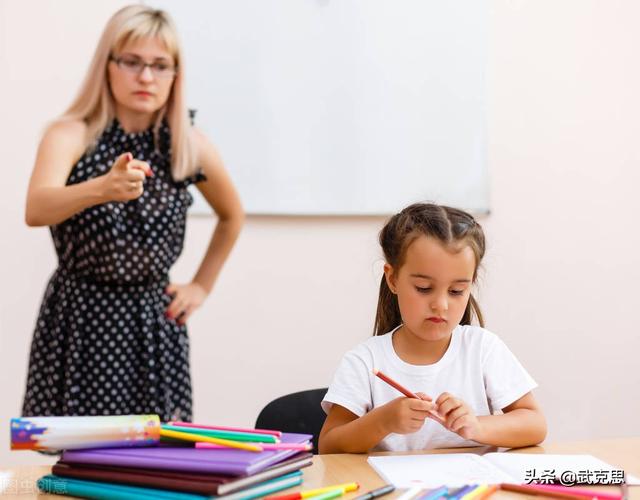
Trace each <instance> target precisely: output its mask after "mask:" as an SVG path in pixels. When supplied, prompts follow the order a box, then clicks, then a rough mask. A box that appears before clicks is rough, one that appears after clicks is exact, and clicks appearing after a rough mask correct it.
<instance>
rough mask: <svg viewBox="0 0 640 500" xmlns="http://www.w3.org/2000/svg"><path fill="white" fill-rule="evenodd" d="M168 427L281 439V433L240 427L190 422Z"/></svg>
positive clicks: (173, 423)
mask: <svg viewBox="0 0 640 500" xmlns="http://www.w3.org/2000/svg"><path fill="white" fill-rule="evenodd" d="M169 425H175V426H176V427H196V428H198V429H210V430H214V431H229V432H249V433H254V434H272V435H274V436H276V437H282V431H274V430H270V429H243V428H241V427H225V426H222V425H202V424H192V423H191V422H169Z"/></svg>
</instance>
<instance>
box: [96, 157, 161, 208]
mask: <svg viewBox="0 0 640 500" xmlns="http://www.w3.org/2000/svg"><path fill="white" fill-rule="evenodd" d="M152 175H153V172H152V171H151V167H150V166H149V164H148V163H147V162H145V161H140V160H135V159H134V158H133V155H132V154H131V153H124V154H121V155H120V156H118V158H117V159H116V161H115V162H113V165H112V166H111V170H109V172H108V173H107V174H105V175H104V176H102V189H103V191H104V197H105V199H106V201H129V200H135V199H136V198H139V197H140V196H141V195H142V193H143V192H144V187H143V184H144V179H145V177H150V176H152Z"/></svg>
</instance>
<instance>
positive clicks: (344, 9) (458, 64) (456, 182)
mask: <svg viewBox="0 0 640 500" xmlns="http://www.w3.org/2000/svg"><path fill="white" fill-rule="evenodd" d="M150 3H151V2H150ZM152 5H153V6H155V7H159V8H163V9H166V10H168V11H169V13H170V14H171V15H172V16H173V18H174V20H175V21H176V24H177V26H178V30H179V33H180V37H181V40H182V43H183V47H184V51H185V59H186V67H185V65H183V69H184V70H185V76H186V80H187V96H188V105H189V107H191V108H195V109H196V110H197V115H196V125H197V126H198V127H200V128H201V129H202V130H203V131H204V132H205V133H206V134H207V135H208V137H209V138H210V140H211V141H212V142H213V143H214V144H215V145H216V146H217V148H218V149H219V151H220V152H221V154H222V156H223V159H224V161H225V165H226V167H227V169H228V170H229V172H230V174H231V176H232V179H233V180H234V183H235V184H236V186H237V188H238V190H239V192H240V196H241V198H242V201H243V204H244V207H245V210H246V211H247V213H250V214H294V215H295V214H297V215H360V214H362V215H378V214H389V213H393V212H396V211H398V210H399V209H401V208H402V207H404V206H406V205H408V204H410V203H412V202H415V201H425V200H429V201H435V202H438V203H444V204H449V205H453V206H457V207H460V208H464V209H467V210H470V211H472V212H475V213H478V212H486V211H487V210H488V208H489V203H488V174H487V164H486V116H485V109H486V102H485V101H486V92H485V63H486V39H487V27H486V24H487V12H486V11H487V6H486V3H485V1H478V0H455V1H448V0H447V1H442V0H208V1H197V0H181V1H179V2H178V1H170V0H164V1H162V0H161V1H156V2H153V3H152ZM196 191H197V190H196ZM198 195H199V193H198ZM193 211H194V212H196V213H202V212H204V213H210V209H209V208H208V206H207V205H206V203H205V202H204V201H203V199H202V198H201V197H199V196H198V197H197V199H196V203H195V204H194V207H193Z"/></svg>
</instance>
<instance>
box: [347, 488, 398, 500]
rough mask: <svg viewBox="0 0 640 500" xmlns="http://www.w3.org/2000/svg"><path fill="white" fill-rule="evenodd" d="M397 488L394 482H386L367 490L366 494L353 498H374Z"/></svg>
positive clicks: (364, 499) (370, 499)
mask: <svg viewBox="0 0 640 500" xmlns="http://www.w3.org/2000/svg"><path fill="white" fill-rule="evenodd" d="M395 489H396V487H395V486H394V485H393V484H386V485H384V486H381V487H380V488H376V489H375V490H371V491H367V492H366V493H365V494H364V495H360V496H357V497H355V498H354V499H353V500H372V499H373V498H378V497H381V496H384V495H388V494H389V493H391V492H392V491H394V490H395Z"/></svg>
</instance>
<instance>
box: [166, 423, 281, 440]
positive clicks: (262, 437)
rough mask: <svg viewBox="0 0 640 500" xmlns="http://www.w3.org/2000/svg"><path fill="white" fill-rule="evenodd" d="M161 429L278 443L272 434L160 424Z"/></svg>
mask: <svg viewBox="0 0 640 500" xmlns="http://www.w3.org/2000/svg"><path fill="white" fill-rule="evenodd" d="M161 427H162V428H163V429H167V430H170V431H177V432H186V433H187V434H196V435H198V436H207V437H212V438H219V439H229V440H231V441H247V442H252V443H279V442H280V439H278V438H277V437H276V436H274V435H273V434H255V433H250V432H230V431H218V430H211V429H200V428H197V427H178V428H176V427H174V426H172V425H167V424H162V425H161Z"/></svg>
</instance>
